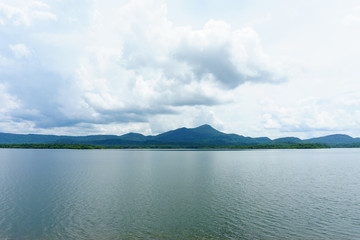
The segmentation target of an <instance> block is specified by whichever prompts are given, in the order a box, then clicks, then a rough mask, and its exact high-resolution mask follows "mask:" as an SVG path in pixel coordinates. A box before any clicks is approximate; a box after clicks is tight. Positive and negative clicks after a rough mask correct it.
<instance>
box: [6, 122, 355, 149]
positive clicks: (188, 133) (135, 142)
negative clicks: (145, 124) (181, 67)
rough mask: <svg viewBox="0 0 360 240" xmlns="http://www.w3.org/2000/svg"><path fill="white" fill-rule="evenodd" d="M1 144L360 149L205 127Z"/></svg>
mask: <svg viewBox="0 0 360 240" xmlns="http://www.w3.org/2000/svg"><path fill="white" fill-rule="evenodd" d="M0 144H87V145H100V146H129V147H136V146H165V145H166V146H177V147H181V146H182V147H206V146H210V147H216V146H220V147H223V146H246V145H266V144H272V145H274V144H275V145H277V144H288V145H289V144H322V145H327V146H333V147H339V146H344V147H360V138H352V137H350V136H348V135H343V134H335V135H329V136H324V137H318V138H311V139H305V140H301V139H299V138H295V137H285V138H278V139H274V140H271V139H270V138H267V137H259V138H251V137H245V136H241V135H237V134H228V133H223V132H220V131H218V130H216V129H214V128H213V127H212V126H210V125H208V124H205V125H202V126H199V127H196V128H185V127H183V128H178V129H175V130H171V131H168V132H164V133H161V134H158V135H154V136H144V135H142V134H139V133H127V134H124V135H121V136H117V135H89V136H56V135H40V134H11V133H0Z"/></svg>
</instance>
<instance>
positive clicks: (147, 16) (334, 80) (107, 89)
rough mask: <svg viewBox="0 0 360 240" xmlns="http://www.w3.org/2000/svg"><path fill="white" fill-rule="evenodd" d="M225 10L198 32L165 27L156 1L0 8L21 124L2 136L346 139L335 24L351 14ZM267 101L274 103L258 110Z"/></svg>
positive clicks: (346, 55)
mask: <svg viewBox="0 0 360 240" xmlns="http://www.w3.org/2000/svg"><path fill="white" fill-rule="evenodd" d="M174 1H175V0H174ZM182 2H183V1H179V4H182ZM70 4H71V8H70V7H69V6H70ZM191 4H193V2H191ZM191 4H190V5H191ZM226 4H227V5H226ZM226 4H225V5H226V6H227V7H225V8H229V7H230V6H232V4H235V5H236V6H237V7H236V11H235V10H234V9H235V8H234V9H231V11H230V12H232V14H233V15H234V14H235V15H236V18H233V21H228V20H229V19H230V18H226V15H227V13H228V12H226V13H225V12H224V13H221V14H220V13H219V14H218V15H216V14H209V12H208V9H206V8H204V9H201V14H203V16H202V17H201V20H199V21H198V22H197V23H196V24H188V23H186V24H181V22H177V24H175V23H173V22H171V21H170V20H169V19H172V17H173V16H172V15H171V14H172V13H171V12H168V10H167V2H166V1H165V0H150V1H146V0H126V1H113V0H104V1H92V0H79V1H71V0H62V1H22V0H3V1H2V3H1V4H0V28H1V29H0V30H1V34H2V37H1V38H0V83H1V84H3V83H5V84H6V86H7V88H6V94H8V95H9V96H13V97H14V98H16V99H17V101H18V102H19V103H21V104H20V105H18V108H16V111H15V110H14V111H8V112H7V116H8V117H10V118H16V119H17V121H18V122H19V123H22V125H21V124H20V125H16V124H10V123H9V127H13V128H14V129H15V128H17V129H23V130H24V129H26V127H28V128H29V131H40V132H46V133H50V132H51V131H53V133H71V134H73V133H75V132H79V133H86V132H92V133H95V132H97V133H111V132H112V131H115V132H113V133H117V132H119V133H123V132H124V131H125V130H126V131H127V130H129V131H130V130H131V129H133V131H141V132H144V133H152V132H161V131H163V130H169V129H172V128H176V127H180V126H187V127H193V126H195V125H198V124H203V123H210V124H214V126H217V127H219V128H223V129H224V130H225V131H227V132H237V133H240V134H242V133H243V134H246V135H250V136H254V135H256V136H263V135H269V136H278V135H283V134H295V135H297V136H301V134H302V132H301V131H303V132H305V134H315V135H316V134H319V133H324V132H331V131H338V130H339V131H340V130H341V131H342V130H344V131H347V130H346V129H352V133H356V131H357V129H358V127H356V123H357V121H358V120H356V117H355V116H357V115H356V110H357V109H358V106H359V104H358V103H356V102H357V98H356V95H357V92H358V91H360V85H359V84H358V75H359V74H360V73H359V70H358V66H357V65H356V63H357V62H358V60H359V59H358V58H359V57H358V56H360V55H359V54H358V53H359V45H358V42H359V36H358V35H357V34H358V32H357V31H354V28H350V27H349V28H347V27H344V26H343V25H342V24H339V22H340V23H341V20H344V22H343V23H344V24H355V23H356V21H357V20H356V19H357V18H356V16H358V14H357V13H356V12H353V11H350V10H349V9H350V7H351V4H349V3H348V2H345V3H344V4H343V5H344V6H345V7H346V9H343V7H342V5H341V7H337V8H336V9H332V8H331V6H333V5H331V4H330V5H327V4H323V5H321V4H320V5H321V6H322V7H324V8H321V11H320V10H319V9H320V8H318V7H319V6H320V5H319V4H318V3H311V4H310V1H309V2H307V1H306V3H303V2H301V3H300V2H299V3H296V4H295V5H294V6H292V5H293V4H294V3H292V4H289V3H286V4H284V2H280V1H277V0H275V1H274V2H272V3H271V4H270V3H268V2H266V1H262V4H265V5H264V6H266V7H264V8H263V9H262V10H261V9H259V8H258V5H256V4H254V5H253V4H252V3H248V8H242V4H243V3H240V2H239V3H238V2H237V3H231V4H230V2H227V3H226ZM218 5H219V4H218ZM225 5H224V6H225ZM280 5H281V6H283V7H281V8H279V6H280ZM289 5H291V6H289ZM221 6H222V5H221ZM225 8H224V7H223V8H222V9H223V10H224V9H225ZM245 9H247V10H245ZM264 9H266V11H265V10H264ZM294 9H295V10H296V13H297V14H291V12H293V10H294ZM338 9H339V10H338ZM215 10H217V9H214V12H216V13H218V12H217V11H215ZM229 10H230V9H229ZM263 10H264V11H263ZM340 10H341V11H340ZM192 11H193V9H192ZM197 11H199V9H198V10H197ZM214 12H213V13H214ZM349 13H351V14H349ZM199 14H200V12H199ZM333 14H334V15H333ZM235 15H234V17H235ZM263 16H268V17H267V18H268V20H267V21H261V23H260V22H258V21H254V20H256V19H260V18H261V17H263ZM344 16H348V17H345V18H344ZM204 19H206V20H205V21H204ZM224 19H227V20H226V21H225V20H224ZM252 22H254V23H253V24H252ZM336 24H337V25H336ZM294 29H295V30H294ZM30 57H31V61H28V60H29V59H30ZM289 65H291V69H289V67H288V66H289ZM284 69H285V70H284ZM294 69H301V70H298V71H294ZM286 73H291V74H286ZM284 80H288V81H284ZM254 83H261V84H254ZM274 83H276V84H274ZM349 89H350V90H352V91H354V92H355V94H353V96H351V97H349V96H347V95H346V94H345V93H346V91H348V90H349ZM337 93H338V95H337ZM314 96H316V100H307V101H299V100H301V99H305V98H308V97H314ZM334 96H335V97H334ZM345 96H347V97H345ZM333 97H334V98H333ZM266 98H267V99H272V103H266V101H265V102H264V103H262V104H261V103H260V100H261V99H266ZM332 98H333V99H334V100H332V101H330V102H329V101H328V100H327V99H332ZM310 99H311V98H310ZM323 101H328V102H329V103H327V104H324V103H323ZM332 106H335V107H333V108H331V107H332ZM347 119H349V120H347ZM1 124H2V126H5V125H6V124H5V123H4V122H3V123H1ZM19 131H20V130H19ZM291 131H292V132H291ZM349 131H350V130H349ZM311 132H312V133H311ZM353 135H354V134H353Z"/></svg>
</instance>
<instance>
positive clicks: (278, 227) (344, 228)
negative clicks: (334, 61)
mask: <svg viewBox="0 0 360 240" xmlns="http://www.w3.org/2000/svg"><path fill="white" fill-rule="evenodd" d="M143 238H145V239H360V149H326V150H268V151H267V150H261V151H124V150H14V149H0V239H1V240H3V239H20V240H22V239H143Z"/></svg>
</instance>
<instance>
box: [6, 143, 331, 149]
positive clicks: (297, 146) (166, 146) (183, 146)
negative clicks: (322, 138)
mask: <svg viewBox="0 0 360 240" xmlns="http://www.w3.org/2000/svg"><path fill="white" fill-rule="evenodd" d="M0 148H24V149H27V148H33V149H224V150H225V149H232V150H236V149H239V150H240V149H314V148H329V146H327V145H323V144H313V143H298V144H286V143H281V144H257V145H240V146H236V145H230V146H227V145H220V146H216V145H195V144H193V145H191V144H159V145H121V146H98V145H85V144H0Z"/></svg>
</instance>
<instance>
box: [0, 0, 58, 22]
mask: <svg viewBox="0 0 360 240" xmlns="http://www.w3.org/2000/svg"><path fill="white" fill-rule="evenodd" d="M49 8H50V7H49V5H47V4H45V3H43V2H41V1H29V2H28V1H26V2H25V1H7V0H4V2H3V3H0V23H1V24H2V25H5V24H11V25H15V26H20V25H25V26H30V25H31V24H32V23H33V22H34V21H38V20H40V21H41V20H56V19H57V18H56V15H55V14H53V13H52V12H51V11H49Z"/></svg>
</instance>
